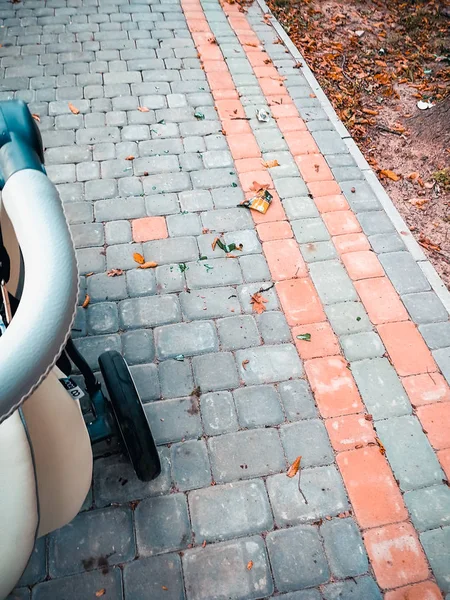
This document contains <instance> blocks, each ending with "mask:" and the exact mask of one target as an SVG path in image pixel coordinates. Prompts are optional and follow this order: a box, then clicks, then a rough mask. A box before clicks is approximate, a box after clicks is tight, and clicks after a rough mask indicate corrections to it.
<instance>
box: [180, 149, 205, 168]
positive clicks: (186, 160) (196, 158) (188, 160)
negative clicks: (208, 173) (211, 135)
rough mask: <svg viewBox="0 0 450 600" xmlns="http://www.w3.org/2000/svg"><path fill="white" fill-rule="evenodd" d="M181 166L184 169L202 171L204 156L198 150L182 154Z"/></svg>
mask: <svg viewBox="0 0 450 600" xmlns="http://www.w3.org/2000/svg"><path fill="white" fill-rule="evenodd" d="M180 167H181V169H182V170H183V171H196V172H197V173H198V172H201V169H203V162H202V157H201V156H200V154H199V153H198V152H191V153H185V154H180Z"/></svg>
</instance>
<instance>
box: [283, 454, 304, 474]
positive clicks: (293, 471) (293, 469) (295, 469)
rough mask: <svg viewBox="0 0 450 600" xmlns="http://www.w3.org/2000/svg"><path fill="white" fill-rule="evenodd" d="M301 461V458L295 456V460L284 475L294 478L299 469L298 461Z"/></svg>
mask: <svg viewBox="0 0 450 600" xmlns="http://www.w3.org/2000/svg"><path fill="white" fill-rule="evenodd" d="M301 460H302V457H301V456H297V458H296V459H295V460H294V462H293V463H292V465H291V466H290V467H289V469H288V472H287V473H286V475H287V476H288V477H291V478H292V477H295V476H296V475H297V473H298V471H299V469H300V461H301Z"/></svg>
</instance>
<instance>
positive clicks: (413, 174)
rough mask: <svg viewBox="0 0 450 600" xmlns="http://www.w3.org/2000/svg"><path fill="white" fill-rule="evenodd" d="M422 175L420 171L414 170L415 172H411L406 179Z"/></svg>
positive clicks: (412, 179) (413, 178)
mask: <svg viewBox="0 0 450 600" xmlns="http://www.w3.org/2000/svg"><path fill="white" fill-rule="evenodd" d="M419 177H420V173H418V172H417V171H414V172H413V173H410V174H409V175H407V176H406V179H410V180H411V181H414V180H415V179H418V178H419Z"/></svg>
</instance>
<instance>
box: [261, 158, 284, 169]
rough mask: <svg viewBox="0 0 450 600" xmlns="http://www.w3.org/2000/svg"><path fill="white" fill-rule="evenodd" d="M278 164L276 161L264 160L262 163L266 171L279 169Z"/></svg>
mask: <svg viewBox="0 0 450 600" xmlns="http://www.w3.org/2000/svg"><path fill="white" fill-rule="evenodd" d="M279 166H280V163H279V162H278V161H277V160H266V161H264V162H263V167H266V169H273V167H279Z"/></svg>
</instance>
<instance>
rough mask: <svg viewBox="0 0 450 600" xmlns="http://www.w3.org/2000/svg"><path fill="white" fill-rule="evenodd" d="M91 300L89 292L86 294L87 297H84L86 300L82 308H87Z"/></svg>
mask: <svg viewBox="0 0 450 600" xmlns="http://www.w3.org/2000/svg"><path fill="white" fill-rule="evenodd" d="M90 301H91V297H90V296H89V294H86V298H85V299H84V302H83V304H82V305H81V308H87V307H88V304H89V302H90Z"/></svg>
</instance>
